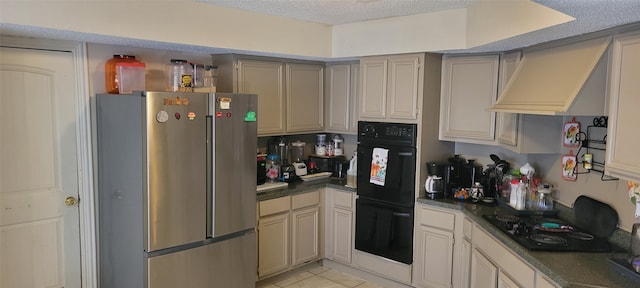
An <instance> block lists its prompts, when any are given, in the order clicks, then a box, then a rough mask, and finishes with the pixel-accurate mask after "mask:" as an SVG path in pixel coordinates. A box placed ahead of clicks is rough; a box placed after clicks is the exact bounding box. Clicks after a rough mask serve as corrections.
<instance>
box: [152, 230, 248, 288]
mask: <svg viewBox="0 0 640 288" xmlns="http://www.w3.org/2000/svg"><path fill="white" fill-rule="evenodd" d="M256 261H257V260H256V234H255V233H253V232H252V233H248V234H245V235H243V236H239V237H236V238H231V239H227V240H225V241H221V242H216V243H212V244H209V245H205V246H201V247H197V248H194V249H189V250H184V251H180V252H176V253H171V254H165V255H160V256H156V257H152V258H149V259H148V260H147V267H148V274H147V275H148V276H147V277H148V281H147V288H165V287H166V288H175V287H192V288H217V287H220V288H223V287H224V288H228V287H239V288H240V287H255V281H256V273H257V272H256V271H257V268H256V267H257V264H256Z"/></svg>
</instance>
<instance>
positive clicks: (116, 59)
mask: <svg viewBox="0 0 640 288" xmlns="http://www.w3.org/2000/svg"><path fill="white" fill-rule="evenodd" d="M119 63H142V62H140V61H138V60H136V56H133V55H113V58H111V59H109V60H107V62H106V63H105V64H104V76H105V82H104V84H105V88H106V89H107V93H109V94H119V93H120V79H118V68H117V66H118V64H119Z"/></svg>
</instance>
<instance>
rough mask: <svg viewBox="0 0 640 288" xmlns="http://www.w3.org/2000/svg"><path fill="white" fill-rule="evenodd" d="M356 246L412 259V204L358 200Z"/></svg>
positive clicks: (393, 257)
mask: <svg viewBox="0 0 640 288" xmlns="http://www.w3.org/2000/svg"><path fill="white" fill-rule="evenodd" d="M355 242H356V243H355V244H356V245H355V247H356V249H357V250H360V251H364V252H367V253H371V254H374V255H378V256H382V257H385V258H388V259H391V260H395V261H398V262H402V263H405V264H411V263H412V261H413V208H410V207H403V206H396V205H391V204H387V203H383V202H379V201H373V200H368V199H361V198H360V199H357V200H356V241H355Z"/></svg>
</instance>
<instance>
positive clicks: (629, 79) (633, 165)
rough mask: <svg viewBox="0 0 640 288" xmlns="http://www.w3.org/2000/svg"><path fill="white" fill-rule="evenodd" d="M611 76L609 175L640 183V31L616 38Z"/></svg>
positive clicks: (608, 148) (608, 146) (606, 167)
mask: <svg viewBox="0 0 640 288" xmlns="http://www.w3.org/2000/svg"><path fill="white" fill-rule="evenodd" d="M611 62H612V63H611V74H610V77H611V78H610V81H609V83H610V103H609V121H608V122H609V123H608V128H607V129H608V130H607V133H608V135H607V152H606V153H607V160H606V165H605V171H606V173H607V174H609V175H611V176H614V177H619V178H623V179H627V180H631V181H634V182H640V153H638V149H637V147H638V146H637V145H638V142H640V134H638V133H637V132H638V107H640V81H638V75H640V65H638V63H640V32H637V31H634V32H632V33H627V34H621V35H618V36H616V37H615V38H614V43H613V59H612V61H611Z"/></svg>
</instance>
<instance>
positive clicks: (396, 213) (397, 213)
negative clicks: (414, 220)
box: [392, 212, 411, 217]
mask: <svg viewBox="0 0 640 288" xmlns="http://www.w3.org/2000/svg"><path fill="white" fill-rule="evenodd" d="M392 215H393V216H395V217H411V214H409V213H400V212H393V213H392Z"/></svg>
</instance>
